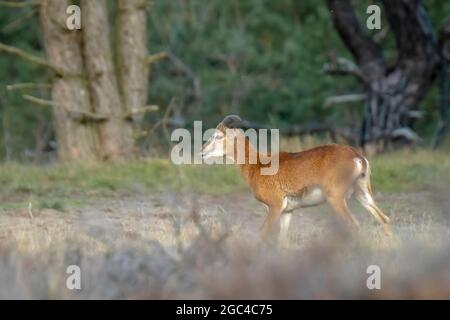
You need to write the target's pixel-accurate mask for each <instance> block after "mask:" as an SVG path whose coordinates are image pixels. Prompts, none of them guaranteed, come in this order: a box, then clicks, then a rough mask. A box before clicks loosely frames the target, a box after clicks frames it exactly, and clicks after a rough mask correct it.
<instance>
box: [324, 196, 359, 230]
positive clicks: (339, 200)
mask: <svg viewBox="0 0 450 320" xmlns="http://www.w3.org/2000/svg"><path fill="white" fill-rule="evenodd" d="M345 198H346V197H345V192H339V193H334V194H331V195H328V196H327V202H328V204H329V205H330V206H331V207H332V208H333V210H334V211H335V212H336V213H337V214H339V216H341V217H342V218H343V219H344V220H345V221H346V222H347V223H348V224H349V225H350V226H352V227H354V228H359V222H358V220H356V218H355V217H354V216H353V214H352V212H351V211H350V209H349V208H348V206H347V201H346V199H345Z"/></svg>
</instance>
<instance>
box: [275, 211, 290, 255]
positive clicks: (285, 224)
mask: <svg viewBox="0 0 450 320" xmlns="http://www.w3.org/2000/svg"><path fill="white" fill-rule="evenodd" d="M291 219H292V213H290V212H289V213H283V214H282V215H281V218H280V234H279V236H278V243H279V244H280V245H282V246H285V247H287V246H288V244H289V237H288V231H289V225H290V223H291Z"/></svg>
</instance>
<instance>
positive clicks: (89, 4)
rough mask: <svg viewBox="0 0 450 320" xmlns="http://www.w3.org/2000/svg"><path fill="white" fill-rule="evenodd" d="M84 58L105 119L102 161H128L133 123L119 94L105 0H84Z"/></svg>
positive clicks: (101, 127) (93, 94) (93, 93)
mask: <svg viewBox="0 0 450 320" xmlns="http://www.w3.org/2000/svg"><path fill="white" fill-rule="evenodd" d="M81 13H82V30H83V40H84V57H85V62H86V69H87V73H88V76H89V88H90V92H91V102H92V104H93V106H94V110H95V113H96V114H99V115H101V116H105V117H106V120H105V121H103V122H100V123H99V135H100V147H101V156H102V158H103V159H117V158H127V157H131V156H133V155H134V153H135V150H134V139H133V132H132V127H131V123H130V122H129V121H126V119H125V115H126V113H127V110H125V108H124V107H123V104H122V102H121V99H120V95H119V87H118V84H117V78H116V73H115V70H114V65H113V59H112V53H111V46H110V31H109V24H108V13H107V7H106V2H105V0H95V1H92V0H82V1H81Z"/></svg>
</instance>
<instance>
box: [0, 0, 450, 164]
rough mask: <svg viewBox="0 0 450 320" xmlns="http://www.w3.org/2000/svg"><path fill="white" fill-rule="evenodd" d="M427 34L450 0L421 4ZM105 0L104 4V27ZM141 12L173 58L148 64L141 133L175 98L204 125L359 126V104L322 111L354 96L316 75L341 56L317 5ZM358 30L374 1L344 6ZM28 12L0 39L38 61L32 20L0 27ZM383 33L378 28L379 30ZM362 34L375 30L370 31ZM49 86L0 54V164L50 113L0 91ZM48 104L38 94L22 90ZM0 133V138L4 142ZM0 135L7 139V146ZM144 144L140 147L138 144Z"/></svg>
mask: <svg viewBox="0 0 450 320" xmlns="http://www.w3.org/2000/svg"><path fill="white" fill-rule="evenodd" d="M423 2H424V4H425V6H426V8H427V10H428V13H429V15H430V17H431V20H432V22H433V24H434V26H435V27H436V28H437V27H438V26H439V25H440V24H441V23H442V21H443V20H444V18H445V17H446V16H447V15H448V14H450V2H448V1H440V0H426V1H423ZM113 3H114V1H113V0H110V1H109V4H110V8H111V21H112V22H113V21H114V19H113V14H114V12H113V7H114V6H113ZM150 3H151V4H150V5H149V7H148V12H149V17H150V19H149V22H148V30H149V37H150V39H149V51H150V53H156V52H160V51H168V52H171V53H172V54H173V56H175V57H176V58H177V59H179V63H178V64H177V63H174V61H173V59H165V60H162V61H159V62H156V63H155V64H153V65H152V72H151V78H150V92H149V102H150V104H157V105H160V106H161V109H162V110H161V112H160V113H159V114H153V115H151V116H149V117H148V118H147V121H148V123H147V124H146V125H147V126H150V125H151V124H152V123H154V122H155V121H156V120H158V119H159V118H160V117H161V115H162V114H163V113H164V112H165V109H166V107H167V105H168V104H169V102H170V100H171V99H172V98H173V97H175V98H176V101H177V102H176V106H175V110H176V111H177V112H178V113H179V114H181V115H183V116H184V118H185V120H186V126H191V124H192V120H194V119H195V120H204V121H205V124H206V125H207V126H214V125H215V124H216V123H217V122H218V121H220V120H221V119H223V116H224V115H225V114H229V113H237V114H240V115H241V116H242V117H244V118H247V119H251V120H253V121H257V122H261V123H265V124H271V125H274V126H279V127H284V126H288V125H293V124H296V125H302V124H306V123H311V122H314V123H317V122H327V123H333V124H336V125H339V126H351V127H356V128H357V127H359V125H360V120H359V119H360V116H361V112H362V110H363V103H353V104H352V105H349V106H344V105H343V106H337V107H333V108H324V107H323V102H324V99H325V98H326V97H328V96H333V95H339V94H345V93H358V92H362V87H361V84H360V83H358V81H357V80H356V79H353V78H351V77H348V78H347V77H334V76H327V75H323V74H321V72H320V70H321V68H322V66H323V64H324V63H325V62H327V61H329V59H330V57H339V56H344V57H347V58H351V56H350V53H349V52H348V50H347V49H346V48H345V47H344V45H343V44H342V43H341V41H340V39H339V37H338V35H337V33H336V32H335V30H334V28H333V25H332V22H331V19H330V15H329V12H328V9H327V7H326V5H325V3H324V2H322V1H317V0H302V1H298V0H277V1H274V0H246V1H243V0H227V1H223V0H189V1H187V0H186V1H181V0H171V1H167V0H154V1H151V2H150ZM353 3H354V6H355V11H356V14H357V15H358V17H359V18H360V20H361V22H362V23H365V21H364V20H363V19H364V18H365V17H366V12H365V10H366V8H367V5H369V4H372V3H379V2H378V1H353ZM29 10H32V9H31V8H25V9H6V8H1V10H0V41H1V42H4V43H7V44H10V45H14V46H17V47H20V48H22V49H24V50H27V51H28V52H31V53H33V54H36V55H42V54H43V53H42V46H41V43H40V35H39V21H38V19H37V17H36V16H35V17H34V18H31V19H28V20H27V21H25V22H24V23H22V24H19V25H18V26H17V27H15V28H13V29H12V30H11V29H9V30H8V28H7V29H6V30H5V27H6V26H7V25H8V23H10V22H11V21H14V20H16V19H17V18H19V17H20V16H21V15H23V14H25V13H26V12H27V11H29ZM385 25H386V22H385V20H383V26H385ZM370 33H371V34H372V35H373V34H374V33H375V32H370ZM383 52H384V56H385V58H386V60H387V61H389V62H391V63H395V58H396V51H395V43H394V39H393V37H392V35H388V36H387V38H386V39H385V40H384V41H383ZM28 81H33V82H49V81H50V80H49V74H48V71H47V70H45V69H43V68H40V67H37V66H34V65H32V64H30V63H28V62H24V61H21V60H18V59H17V58H14V57H11V56H9V55H6V54H0V117H1V120H2V121H1V122H0V128H1V130H0V159H5V156H6V149H7V148H6V145H5V143H6V144H7V146H8V150H9V152H10V157H11V158H12V159H21V158H23V154H24V150H26V149H31V150H32V149H34V147H35V143H36V136H37V135H39V132H40V130H41V131H42V123H45V122H48V119H49V118H50V116H51V115H50V110H48V109H45V107H38V106H34V105H32V103H30V102H27V101H26V100H24V99H23V98H22V97H21V93H20V92H18V91H15V92H8V93H6V90H5V85H6V84H11V83H17V82H28ZM31 93H32V94H34V95H36V96H40V97H44V98H48V94H49V92H48V90H44V91H41V92H39V91H37V92H36V91H32V92H31ZM437 101H438V92H437V90H435V88H433V89H432V90H431V91H430V94H429V95H428V96H427V98H426V99H425V100H424V102H423V106H422V109H423V110H424V111H426V116H425V118H424V119H422V120H421V121H419V123H418V128H419V129H420V133H421V134H425V135H429V134H431V133H432V132H433V130H434V126H435V120H436V119H435V114H436V107H437ZM5 133H6V135H7V137H6V138H5ZM8 137H9V138H8ZM145 145H149V144H148V143H146V144H145Z"/></svg>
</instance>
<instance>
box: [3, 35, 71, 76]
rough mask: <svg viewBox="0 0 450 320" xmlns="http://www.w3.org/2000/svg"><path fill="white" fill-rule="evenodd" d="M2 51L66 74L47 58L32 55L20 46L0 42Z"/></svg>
mask: <svg viewBox="0 0 450 320" xmlns="http://www.w3.org/2000/svg"><path fill="white" fill-rule="evenodd" d="M2 51H4V52H7V53H9V54H12V55H15V56H17V57H19V58H22V59H24V60H27V61H29V62H31V63H34V64H37V65H40V66H43V67H46V68H49V69H51V70H53V71H54V72H56V73H57V74H61V75H62V74H64V72H63V70H61V69H60V68H58V67H57V66H55V65H53V64H51V63H50V62H48V61H47V60H45V59H43V58H40V57H37V56H35V55H32V54H30V53H28V52H26V51H23V50H22V49H19V48H16V47H13V46H9V45H6V44H4V43H1V42H0V52H2Z"/></svg>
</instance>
